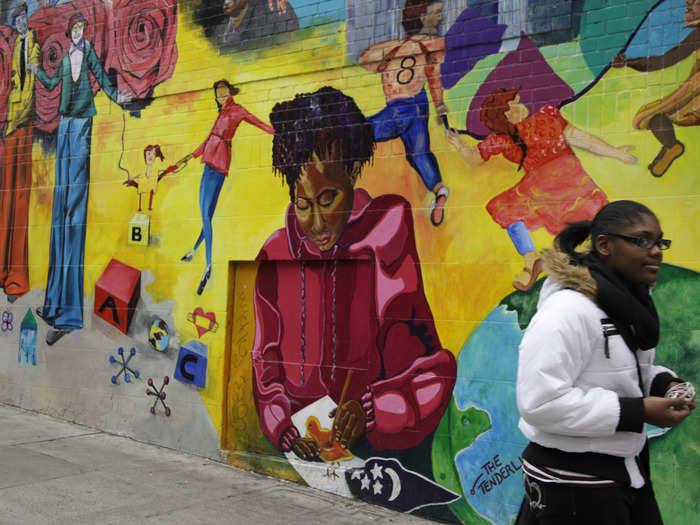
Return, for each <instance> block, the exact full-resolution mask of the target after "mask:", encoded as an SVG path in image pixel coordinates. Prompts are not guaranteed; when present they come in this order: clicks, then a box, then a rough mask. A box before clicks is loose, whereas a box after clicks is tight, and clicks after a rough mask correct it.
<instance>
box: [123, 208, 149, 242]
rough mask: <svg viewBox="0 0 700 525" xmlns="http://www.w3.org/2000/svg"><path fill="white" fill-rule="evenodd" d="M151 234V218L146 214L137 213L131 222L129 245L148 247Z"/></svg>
mask: <svg viewBox="0 0 700 525" xmlns="http://www.w3.org/2000/svg"><path fill="white" fill-rule="evenodd" d="M150 232H151V216H150V215H146V214H145V213H135V214H134V216H133V217H132V218H131V220H130V221H129V239H128V240H129V244H139V245H141V246H148V237H149V235H150Z"/></svg>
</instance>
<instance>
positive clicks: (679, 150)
mask: <svg viewBox="0 0 700 525" xmlns="http://www.w3.org/2000/svg"><path fill="white" fill-rule="evenodd" d="M684 152H685V146H684V145H683V143H682V142H676V143H675V144H674V145H673V146H671V147H670V148H667V147H666V146H664V147H663V148H661V151H659V154H658V155H657V156H656V158H655V159H654V160H653V161H652V163H651V164H649V171H650V172H651V174H652V175H653V176H654V177H661V176H663V174H664V173H666V172H667V171H668V168H670V167H671V164H673V161H674V160H676V159H677V158H678V157H680V156H681V155H683V153H684Z"/></svg>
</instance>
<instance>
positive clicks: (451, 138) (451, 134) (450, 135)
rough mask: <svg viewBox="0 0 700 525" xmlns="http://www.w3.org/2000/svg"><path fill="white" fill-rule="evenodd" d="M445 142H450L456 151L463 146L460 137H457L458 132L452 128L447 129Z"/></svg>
mask: <svg viewBox="0 0 700 525" xmlns="http://www.w3.org/2000/svg"><path fill="white" fill-rule="evenodd" d="M447 142H449V143H450V144H452V145H453V146H454V147H455V148H456V149H457V151H460V150H461V149H462V147H463V146H464V142H462V139H461V138H459V133H457V131H456V130H454V129H448V130H447Z"/></svg>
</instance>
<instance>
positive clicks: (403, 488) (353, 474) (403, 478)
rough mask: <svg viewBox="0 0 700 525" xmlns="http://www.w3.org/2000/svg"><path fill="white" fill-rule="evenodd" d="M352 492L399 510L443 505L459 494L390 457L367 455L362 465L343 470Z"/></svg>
mask: <svg viewBox="0 0 700 525" xmlns="http://www.w3.org/2000/svg"><path fill="white" fill-rule="evenodd" d="M345 479H346V481H347V483H348V486H349V487H350V492H352V494H353V496H355V497H356V498H359V499H361V500H363V501H366V502H367V503H372V504H374V505H382V506H384V507H389V508H391V509H394V510H397V511H399V512H412V511H414V510H417V509H420V508H422V507H427V506H429V505H446V504H447V503H452V502H453V501H456V500H458V499H459V498H460V495H459V494H456V493H454V492H452V491H451V490H447V489H446V488H444V487H442V486H441V485H438V484H437V483H435V482H434V481H432V480H431V479H428V478H426V477H425V476H423V475H421V474H418V473H417V472H414V471H412V470H407V469H405V468H404V467H403V465H401V463H399V461H398V460H396V459H394V458H376V457H375V458H369V459H368V460H367V461H365V465H364V467H357V468H352V469H348V470H347V471H345Z"/></svg>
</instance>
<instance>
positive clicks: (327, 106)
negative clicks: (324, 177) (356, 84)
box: [270, 86, 375, 200]
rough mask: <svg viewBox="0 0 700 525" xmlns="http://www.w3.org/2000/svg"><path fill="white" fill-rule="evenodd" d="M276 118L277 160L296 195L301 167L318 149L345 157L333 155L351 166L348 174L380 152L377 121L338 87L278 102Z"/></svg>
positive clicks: (273, 115) (272, 117)
mask: <svg viewBox="0 0 700 525" xmlns="http://www.w3.org/2000/svg"><path fill="white" fill-rule="evenodd" d="M270 122H271V123H272V126H273V127H274V128H275V137H274V139H273V141H272V163H273V166H274V169H275V172H276V173H278V174H280V175H282V176H283V177H284V178H285V180H286V182H287V185H288V186H289V196H290V198H291V199H292V200H294V188H295V184H296V182H297V180H299V177H300V176H301V168H302V167H303V166H304V164H306V163H307V162H309V161H310V160H311V157H312V155H313V154H314V153H315V154H316V155H317V156H318V157H319V158H321V159H324V160H325V158H326V157H327V156H328V152H329V151H331V148H333V149H334V151H335V152H337V154H338V156H339V158H338V159H333V160H337V161H340V162H342V163H343V164H344V165H345V173H346V174H347V176H348V177H352V176H353V175H357V174H359V170H360V169H361V168H362V166H364V165H365V164H367V163H368V162H370V161H371V160H372V157H373V155H374V145H375V144H374V132H373V130H372V125H371V124H370V123H369V121H368V120H367V119H366V118H365V116H364V115H363V114H362V111H360V108H358V107H357V104H355V101H354V100H353V99H352V98H350V97H349V96H347V95H345V94H344V93H342V92H341V91H338V90H337V89H335V88H332V87H328V86H326V87H322V88H321V89H319V90H318V91H315V92H313V93H301V94H298V95H297V96H295V97H294V99H292V100H287V101H285V102H279V103H277V104H275V106H274V108H272V112H271V113H270Z"/></svg>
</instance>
